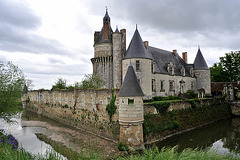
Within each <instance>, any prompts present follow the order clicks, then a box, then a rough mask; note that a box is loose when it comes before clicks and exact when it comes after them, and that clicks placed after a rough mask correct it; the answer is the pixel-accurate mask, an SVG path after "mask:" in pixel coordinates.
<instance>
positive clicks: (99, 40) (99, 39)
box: [94, 11, 113, 44]
mask: <svg viewBox="0 0 240 160" xmlns="http://www.w3.org/2000/svg"><path fill="white" fill-rule="evenodd" d="M105 21H108V22H109V26H108V27H109V28H108V38H109V39H104V26H103V27H102V29H101V31H100V32H95V34H96V39H94V44H97V43H109V42H112V33H113V30H112V27H111V24H110V17H109V15H108V11H106V13H105V16H104V17H103V22H105Z"/></svg>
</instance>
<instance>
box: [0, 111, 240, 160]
mask: <svg viewBox="0 0 240 160" xmlns="http://www.w3.org/2000/svg"><path fill="white" fill-rule="evenodd" d="M13 120H15V122H14V123H7V122H5V121H3V120H2V119H1V120H0V128H1V129H4V130H5V131H6V132H7V133H10V134H12V135H13V136H14V137H16V139H17V140H18V141H19V143H20V144H21V146H22V147H23V148H25V150H26V151H28V152H30V153H34V154H37V153H40V154H44V153H45V152H46V151H47V149H54V150H55V151H57V152H59V153H60V154H62V155H63V156H65V157H68V153H69V149H71V150H72V151H73V152H77V151H86V150H88V149H89V147H91V148H93V149H94V150H97V151H98V152H99V153H102V154H105V155H106V156H109V155H117V154H119V152H118V151H117V145H116V143H113V142H111V141H108V140H105V139H101V138H98V137H96V136H93V135H90V134H88V133H86V132H84V131H81V130H76V129H74V128H72V127H69V126H66V125H63V124H62V123H59V122H56V121H53V120H51V119H49V118H45V117H42V116H40V115H37V114H34V113H32V112H21V113H19V114H18V115H16V116H15V117H14V118H13ZM155 145H157V146H158V147H159V148H162V147H173V146H176V145H178V150H179V151H181V150H183V149H185V148H201V149H207V150H216V151H217V152H218V153H221V154H225V153H229V152H231V153H232V154H234V155H236V156H239V155H240V118H227V119H224V120H220V121H217V122H215V123H212V124H209V125H206V126H203V127H201V128H197V129H195V130H192V131H189V132H185V133H183V134H179V135H176V136H173V137H171V138H168V139H166V140H164V141H162V142H158V143H156V144H155ZM147 147H151V146H147Z"/></svg>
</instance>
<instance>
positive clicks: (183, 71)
mask: <svg viewBox="0 0 240 160" xmlns="http://www.w3.org/2000/svg"><path fill="white" fill-rule="evenodd" d="M181 73H182V75H183V76H185V68H184V67H182V68H181Z"/></svg>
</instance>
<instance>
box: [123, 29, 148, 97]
mask: <svg viewBox="0 0 240 160" xmlns="http://www.w3.org/2000/svg"><path fill="white" fill-rule="evenodd" d="M130 62H131V63H132V65H133V68H134V69H135V72H136V75H137V80H138V82H139V84H140V86H141V88H142V90H143V93H144V94H145V98H148V97H151V96H152V88H151V65H152V59H151V57H150V56H149V55H148V53H147V49H146V47H145V46H144V43H143V41H142V38H141V36H140V34H139V32H138V29H137V28H136V30H135V32H134V35H133V37H132V40H131V42H130V44H129V47H128V49H127V51H126V54H125V56H124V58H123V61H122V68H123V70H122V75H123V79H124V76H125V75H126V72H127V68H128V66H129V64H130Z"/></svg>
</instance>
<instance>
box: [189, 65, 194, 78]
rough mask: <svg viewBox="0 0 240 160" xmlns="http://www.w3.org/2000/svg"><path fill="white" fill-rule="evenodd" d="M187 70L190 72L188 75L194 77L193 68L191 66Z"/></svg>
mask: <svg viewBox="0 0 240 160" xmlns="http://www.w3.org/2000/svg"><path fill="white" fill-rule="evenodd" d="M189 72H190V75H191V76H192V77H194V70H193V67H191V68H190V71H189Z"/></svg>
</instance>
